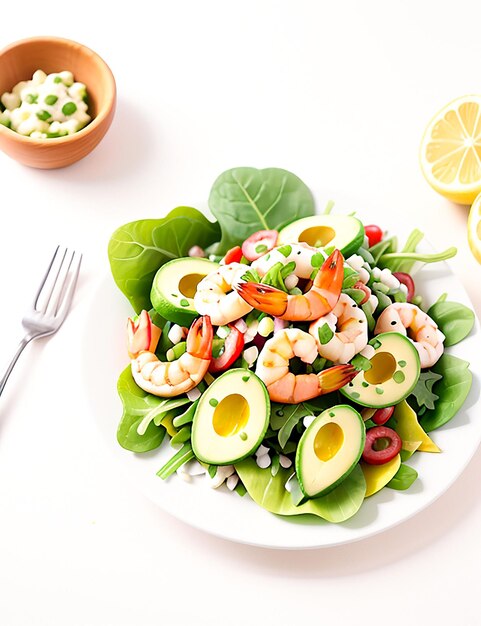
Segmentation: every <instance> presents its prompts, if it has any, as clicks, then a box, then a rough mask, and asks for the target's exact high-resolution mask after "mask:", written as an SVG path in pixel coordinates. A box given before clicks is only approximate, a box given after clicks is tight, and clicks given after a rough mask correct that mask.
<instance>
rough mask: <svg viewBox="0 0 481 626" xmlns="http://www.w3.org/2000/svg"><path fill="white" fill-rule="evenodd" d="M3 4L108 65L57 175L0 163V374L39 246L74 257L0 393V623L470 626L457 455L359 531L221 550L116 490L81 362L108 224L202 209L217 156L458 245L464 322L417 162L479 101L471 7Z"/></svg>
mask: <svg viewBox="0 0 481 626" xmlns="http://www.w3.org/2000/svg"><path fill="white" fill-rule="evenodd" d="M154 7H156V8H155V12H154ZM8 13H9V14H8ZM14 13H15V15H13V13H12V12H11V11H10V12H8V11H6V9H5V8H3V9H2V16H3V17H2V20H1V23H0V46H3V45H7V44H8V43H10V42H11V41H14V40H16V39H19V38H22V37H27V36H31V35H41V34H54V35H59V36H64V37H69V38H72V39H75V40H77V41H80V42H82V43H84V44H86V45H88V46H90V47H92V48H93V49H94V50H96V51H97V52H98V53H99V54H100V55H101V56H103V58H104V59H105V60H106V61H107V62H108V63H109V65H110V66H111V68H112V70H113V72H114V75H115V77H116V80H117V86H118V92H119V102H118V110H117V114H116V117H115V120H114V123H113V125H112V127H111V129H110V131H109V133H108V135H107V136H106V138H105V139H104V141H103V142H102V144H101V145H100V146H99V147H98V148H97V150H96V151H95V152H94V153H92V154H91V155H90V156H89V157H87V158H86V159H85V160H83V161H82V162H80V163H78V164H76V165H74V166H71V167H70V168H67V169H65V170H57V171H40V170H32V169H28V168H25V167H23V166H21V165H18V164H17V163H15V162H13V161H11V160H10V159H8V158H7V157H6V156H4V155H2V154H0V177H1V184H2V186H1V189H2V193H1V204H0V211H1V213H0V215H1V234H2V237H1V245H0V278H1V287H2V291H1V293H2V295H1V298H0V301H1V307H0V324H1V329H2V332H1V336H2V347H1V350H0V354H1V360H2V361H7V358H8V357H9V356H10V353H13V350H14V348H15V344H16V341H17V340H18V339H19V338H20V336H21V327H20V323H19V320H20V318H21V315H22V312H23V310H24V309H25V308H26V307H27V305H28V304H29V301H30V298H31V295H32V294H33V292H34V289H35V286H36V284H37V282H38V280H39V278H40V274H41V270H42V267H43V266H44V265H45V264H46V262H47V260H48V258H49V256H50V254H51V251H52V250H53V248H54V245H56V244H57V243H58V242H61V243H64V244H68V245H72V246H77V247H78V248H79V249H81V250H83V251H84V253H85V263H84V266H83V272H82V275H81V280H80V283H79V288H78V292H77V297H76V300H75V303H74V308H73V310H72V313H71V315H70V317H69V319H68V320H67V322H66V323H65V325H64V327H63V328H62V329H61V331H60V332H59V334H58V335H56V336H54V337H52V338H50V339H48V340H45V341H43V342H38V343H37V344H36V345H31V346H30V347H29V348H27V351H26V353H25V354H24V355H23V357H22V359H21V361H20V362H19V364H18V366H17V368H16V369H15V371H14V374H13V376H12V378H11V380H10V381H9V384H8V386H7V389H6V391H5V392H4V394H3V396H2V397H1V399H0V503H1V505H0V624H2V626H17V625H22V626H28V625H36V626H44V625H45V626H47V625H48V626H50V625H54V626H56V625H62V626H63V625H66V624H68V625H75V626H76V625H84V626H110V625H115V626H123V625H128V626H130V625H141V626H150V625H153V624H163V625H171V624H172V625H177V624H189V623H194V624H202V625H203V624H209V625H211V626H216V625H218V624H219V625H223V624H244V623H252V624H276V625H278V624H289V623H299V624H301V623H307V620H308V618H309V619H315V620H316V621H322V622H323V623H328V622H330V623H336V624H341V626H343V625H344V624H352V623H357V624H370V623H372V621H373V620H376V621H379V622H381V621H382V622H385V623H386V624H391V625H397V624H403V625H404V624H406V623H407V622H412V623H415V624H417V623H423V622H424V623H426V624H433V623H435V622H436V623H448V622H452V623H457V624H462V625H463V626H471V625H473V626H474V625H478V624H480V623H481V615H480V613H481V610H480V609H479V577H480V573H481V571H480V570H481V567H480V565H479V563H480V557H481V543H480V540H479V528H480V525H481V503H480V497H479V475H480V473H481V455H480V454H479V453H478V454H476V456H475V457H474V459H473V460H472V461H471V463H470V464H469V466H468V468H467V469H466V471H465V472H464V474H463V475H462V476H461V478H460V479H459V480H458V481H457V482H456V483H455V485H454V486H453V487H452V488H451V489H450V490H449V491H448V492H447V493H446V494H445V495H444V496H443V497H442V498H441V499H440V500H438V501H437V502H436V503H435V504H434V505H432V506H431V507H430V508H429V509H428V510H426V511H424V512H423V513H421V514H419V515H418V516H417V517H415V518H414V519H412V520H410V521H409V522H406V523H405V524H403V525H402V526H400V527H398V528H395V529H393V530H390V531H388V532H386V533H384V534H383V535H381V536H378V537H374V538H371V539H368V540H365V541H363V542H360V543H357V544H351V545H346V546H343V547H338V548H330V549H325V550H317V551H307V552H297V553H296V552H276V551H270V550H263V549H260V548H252V547H246V546H242V545H236V544H230V543H227V542H225V541H223V540H220V539H216V538H213V537H210V536H208V535H206V534H203V533H201V532H199V531H195V530H192V529H191V528H189V527H187V526H185V525H184V524H182V523H180V522H177V521H176V520H174V519H173V518H171V517H169V516H168V515H166V514H164V513H163V512H162V511H160V510H159V509H158V508H157V507H156V506H155V505H153V504H151V503H150V502H149V501H148V500H146V499H145V498H144V497H143V496H142V495H141V494H139V493H138V492H137V491H136V490H135V488H134V487H133V486H132V485H131V483H129V481H128V479H127V478H126V476H125V475H123V473H122V472H121V471H119V468H118V466H117V465H116V464H115V463H114V462H113V459H112V458H111V457H110V456H109V454H108V453H107V451H106V449H105V446H104V443H103V441H102V440H101V439H100V437H99V434H98V431H97V427H96V424H95V422H94V419H93V417H92V416H91V411H90V409H89V406H90V405H89V404H88V402H87V398H86V394H87V390H86V389H85V386H84V385H83V379H82V373H81V372H82V358H83V356H82V340H83V337H84V334H85V332H86V331H87V329H86V327H85V320H86V319H87V317H88V316H89V315H88V314H89V312H90V310H89V309H88V306H87V302H89V296H90V295H91V294H92V293H93V292H94V290H95V288H96V286H97V285H98V282H99V281H100V280H102V279H103V278H104V277H105V275H106V272H107V260H106V247H107V242H108V239H109V236H110V234H111V233H112V232H113V230H114V229H115V228H116V227H117V226H119V225H120V224H122V223H124V222H127V221H131V220H133V219H140V218H143V217H157V216H160V215H163V214H164V213H165V212H167V211H168V210H170V209H171V208H173V207H174V206H177V205H180V204H191V205H193V206H195V205H196V204H199V202H201V201H205V199H206V198H207V195H208V192H209V189H210V186H211V184H212V182H213V181H214V179H215V178H216V176H217V175H218V174H219V173H220V172H222V171H223V170H224V169H227V168H229V167H233V166H239V165H251V166H256V167H269V166H278V167H285V168H287V169H290V170H292V171H294V172H295V173H296V174H298V175H299V176H300V177H301V178H302V179H303V180H304V181H305V182H306V183H307V184H308V185H309V186H310V187H311V188H313V189H314V190H315V191H316V193H317V195H318V197H320V198H321V199H322V200H323V201H324V200H325V201H327V200H328V199H331V198H332V199H334V200H335V201H336V203H337V205H338V206H339V207H341V208H348V209H349V210H358V211H359V213H360V215H361V216H370V217H372V221H374V220H377V221H378V223H379V224H380V225H383V219H385V221H386V223H389V224H391V225H393V224H396V223H400V224H405V225H407V226H408V227H411V226H412V227H414V226H417V227H419V228H420V229H422V230H423V231H425V232H426V233H428V235H429V238H430V240H431V241H432V243H433V244H434V246H435V247H436V248H438V249H442V248H445V247H448V246H451V245H456V246H458V248H459V254H458V257H457V258H456V259H454V260H453V261H452V267H453V269H454V271H455V272H456V273H457V274H458V276H459V278H460V279H461V281H462V282H463V283H464V285H465V287H466V289H467V290H468V292H469V293H470V295H471V298H472V299H473V301H474V303H475V307H476V309H477V312H478V314H480V313H481V293H480V283H481V266H479V265H478V264H477V263H476V262H475V261H474V259H473V258H472V257H471V256H470V254H469V251H468V247H467V242H466V233H465V230H466V217H467V210H466V208H465V207H460V206H456V205H453V204H451V203H449V202H448V201H446V200H444V199H443V198H441V197H440V196H438V195H437V194H436V193H435V192H433V191H432V190H431V189H430V188H429V187H428V185H427V184H426V183H425V181H424V179H423V178H422V175H421V172H420V169H419V165H418V146H419V142H420V139H421V136H422V132H423V129H424V127H425V125H426V124H427V122H428V121H429V119H430V118H431V116H432V115H433V114H434V113H435V112H436V110H437V109H439V108H440V107H441V106H443V105H444V104H445V103H446V102H448V101H450V100H451V99H453V98H455V97H457V96H460V95H463V94H466V93H476V92H478V93H479V92H480V91H481V87H480V73H479V59H480V58H481V43H480V39H479V23H480V17H481V9H480V8H479V3H477V2H474V1H473V2H459V1H458V2H456V3H452V2H449V3H448V2H427V1H426V2H423V3H419V2H404V3H387V2H372V1H364V2H362V3H360V2H355V1H354V0H353V1H352V2H337V3H334V2H329V3H327V2H314V1H311V2H309V1H299V0H297V1H296V2H294V1H291V2H280V1H277V2H270V1H258V2H253V1H250V0H244V1H243V2H232V1H230V2H226V1H225V0H224V1H223V2H221V1H219V2H214V1H208V0H204V1H203V2H194V1H193V2H187V1H184V2H179V1H178V2H175V3H174V2H157V3H153V2H152V3H147V2H144V1H139V0H138V1H137V2H135V3H129V4H128V5H127V3H119V2H115V3H114V2H104V3H100V2H97V3H92V2H87V3H84V4H79V3H77V4H70V5H69V4H68V3H65V2H64V1H62V2H59V1H57V0H49V2H48V3H47V5H45V6H42V5H41V3H40V5H39V3H38V1H36V2H33V1H32V0H24V1H23V2H22V4H21V8H20V5H19V7H18V9H15V11H14ZM16 16H18V17H16ZM59 69H64V68H59ZM66 69H68V68H66ZM384 216H385V218H384ZM89 306H90V305H89ZM98 315H99V316H108V315H109V312H108V311H102V310H99V311H98ZM90 317H91V316H90ZM103 349H105V348H104V346H102V345H101V344H99V346H98V350H99V351H102V350H103ZM91 366H92V367H95V363H92V364H91ZM102 374H103V373H102V372H100V371H99V376H102ZM113 392H114V390H113Z"/></svg>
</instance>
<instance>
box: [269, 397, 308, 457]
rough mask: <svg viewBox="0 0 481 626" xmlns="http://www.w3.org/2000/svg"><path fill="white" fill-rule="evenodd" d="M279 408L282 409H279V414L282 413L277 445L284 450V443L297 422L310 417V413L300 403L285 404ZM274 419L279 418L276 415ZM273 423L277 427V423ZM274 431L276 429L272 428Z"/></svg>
mask: <svg viewBox="0 0 481 626" xmlns="http://www.w3.org/2000/svg"><path fill="white" fill-rule="evenodd" d="M277 406H279V405H277ZM281 406H282V407H283V408H282V409H281V412H282V413H283V415H282V420H283V422H282V425H281V426H280V428H279V432H278V434H277V438H278V441H279V445H280V446H281V449H284V448H285V446H286V443H287V442H288V441H289V438H290V436H291V434H292V431H293V430H294V428H295V427H296V426H297V424H299V422H300V421H301V419H302V418H303V417H306V415H311V412H310V411H309V409H307V408H306V407H305V406H304V404H302V403H301V404H285V405H281ZM278 412H279V410H278ZM274 414H275V413H274ZM275 415H276V414H275ZM276 417H277V418H279V415H276ZM275 423H276V424H277V425H278V424H279V421H278V420H277V421H276V422H275ZM271 425H272V421H271ZM274 430H277V428H274Z"/></svg>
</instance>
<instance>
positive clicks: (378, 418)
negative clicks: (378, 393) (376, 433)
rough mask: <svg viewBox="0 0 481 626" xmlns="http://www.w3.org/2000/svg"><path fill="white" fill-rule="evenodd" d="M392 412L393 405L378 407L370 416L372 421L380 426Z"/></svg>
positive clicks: (388, 418) (387, 419)
mask: <svg viewBox="0 0 481 626" xmlns="http://www.w3.org/2000/svg"><path fill="white" fill-rule="evenodd" d="M393 413H394V407H393V406H386V407H384V408H383V409H378V410H377V411H376V412H375V413H374V415H373V416H372V417H371V419H372V421H373V422H374V423H375V424H377V425H378V426H382V425H383V424H385V423H386V422H387V421H389V420H390V419H391V417H392V414H393Z"/></svg>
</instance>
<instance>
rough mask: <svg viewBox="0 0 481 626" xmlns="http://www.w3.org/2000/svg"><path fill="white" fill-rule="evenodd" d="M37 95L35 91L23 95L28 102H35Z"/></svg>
mask: <svg viewBox="0 0 481 626" xmlns="http://www.w3.org/2000/svg"><path fill="white" fill-rule="evenodd" d="M37 101H38V95H37V94H36V93H29V94H27V95H26V96H25V102H28V104H37Z"/></svg>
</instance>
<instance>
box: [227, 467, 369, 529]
mask: <svg viewBox="0 0 481 626" xmlns="http://www.w3.org/2000/svg"><path fill="white" fill-rule="evenodd" d="M235 469H236V472H237V473H238V474H239V477H240V479H241V481H242V483H243V484H244V486H245V488H246V489H247V493H248V494H249V495H250V497H251V498H252V499H253V500H254V502H256V503H257V504H258V505H259V506H262V507H263V508H264V509H267V510H268V511H270V512H271V513H277V514H279V515H303V514H305V513H310V514H312V515H317V516H318V517H322V518H323V519H325V520H327V521H328V522H333V523H339V522H344V521H346V520H347V519H349V518H350V517H352V516H353V515H355V513H357V511H358V510H359V508H360V507H361V505H362V503H363V500H364V496H365V493H366V481H365V479H364V474H363V473H362V470H361V468H360V467H359V465H356V467H355V468H354V469H353V471H352V472H351V473H350V474H349V476H348V477H347V478H346V479H345V480H344V481H343V482H342V483H341V484H340V485H339V486H338V487H336V488H335V489H334V490H333V491H331V492H330V493H328V494H327V495H326V496H322V497H321V498H315V499H313V500H308V501H307V502H305V503H304V504H301V505H299V506H295V505H294V504H293V503H292V498H291V494H290V493H289V492H288V491H287V490H286V489H285V487H284V485H285V484H286V482H287V479H288V478H289V476H290V475H291V474H292V469H287V470H286V469H283V468H280V469H279V471H278V472H277V474H276V475H275V476H272V472H271V470H270V468H267V469H260V467H258V466H257V463H256V462H255V461H254V459H252V458H248V459H245V460H244V461H241V462H240V463H236V464H235Z"/></svg>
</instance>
